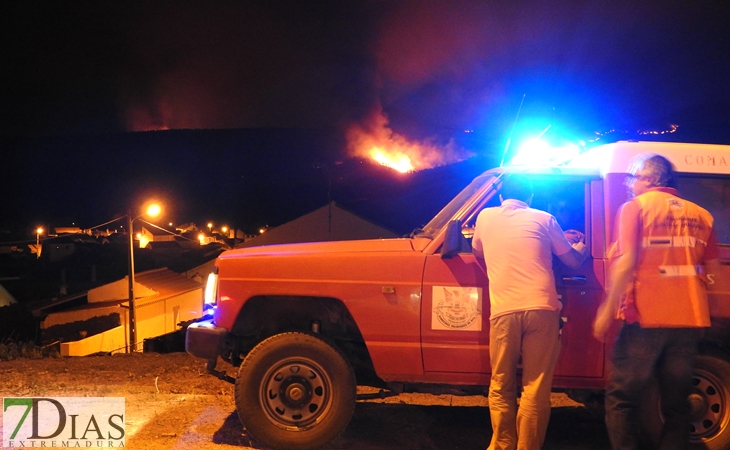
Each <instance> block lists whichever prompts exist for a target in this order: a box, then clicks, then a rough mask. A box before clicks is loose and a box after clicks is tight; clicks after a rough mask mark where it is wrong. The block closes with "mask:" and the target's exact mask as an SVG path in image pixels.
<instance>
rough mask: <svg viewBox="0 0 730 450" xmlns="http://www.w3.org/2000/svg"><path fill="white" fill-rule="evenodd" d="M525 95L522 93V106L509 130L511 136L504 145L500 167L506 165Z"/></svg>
mask: <svg viewBox="0 0 730 450" xmlns="http://www.w3.org/2000/svg"><path fill="white" fill-rule="evenodd" d="M525 95H526V94H522V101H520V107H519V108H518V109H517V115H516V116H515V121H514V122H513V123H512V130H510V132H509V137H507V143H506V144H505V145H504V151H503V152H502V161H500V162H499V167H502V166H503V165H504V157H505V156H507V151H508V150H509V145H510V143H511V142H512V135H513V134H514V132H515V127H516V126H517V119H519V118H520V111H522V104H523V103H525Z"/></svg>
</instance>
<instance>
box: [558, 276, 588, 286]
mask: <svg viewBox="0 0 730 450" xmlns="http://www.w3.org/2000/svg"><path fill="white" fill-rule="evenodd" d="M563 283H565V284H586V277H584V276H583V275H574V276H572V277H563Z"/></svg>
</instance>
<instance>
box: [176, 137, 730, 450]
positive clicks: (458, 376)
mask: <svg viewBox="0 0 730 450" xmlns="http://www.w3.org/2000/svg"><path fill="white" fill-rule="evenodd" d="M642 152H653V153H658V154H661V155H664V156H665V157H667V158H668V159H670V160H671V161H672V162H673V163H674V164H675V166H676V168H677V172H678V181H679V189H680V192H681V193H682V194H683V196H684V197H686V198H688V199H689V200H692V201H695V202H697V203H699V204H700V205H702V206H704V207H705V208H706V209H708V210H709V211H710V212H712V214H713V215H714V217H715V224H716V231H717V235H718V238H719V241H720V242H721V243H722V244H723V245H722V246H721V252H722V253H721V255H722V259H723V262H724V264H725V265H723V267H722V271H723V272H722V273H712V274H709V275H708V276H709V280H710V283H711V285H710V288H711V296H710V298H711V302H712V311H713V315H714V317H713V325H712V328H711V329H709V330H708V331H707V333H706V334H705V337H704V340H703V342H702V347H701V356H700V357H699V359H698V361H697V365H696V369H695V376H694V383H693V393H692V395H691V397H690V402H691V405H692V432H691V439H692V445H694V446H695V447H697V448H710V449H716V450H720V449H728V448H730V427H729V424H728V421H729V420H730V413H729V412H728V405H729V403H730V267H728V266H727V264H729V263H730V146H720V145H704V144H681V143H652V142H618V143H614V144H608V145H604V146H600V147H595V148H593V149H591V150H589V151H587V152H585V153H583V154H581V155H579V156H577V157H575V158H574V159H572V160H570V161H567V162H564V163H562V164H553V165H551V166H544V167H534V166H530V167H527V166H510V167H506V168H500V169H493V170H490V171H487V172H485V173H484V174H482V175H480V176H479V177H477V178H476V179H475V180H474V181H473V182H472V183H471V184H469V185H468V186H467V187H466V188H465V189H464V190H463V191H462V192H461V193H460V194H459V195H457V196H456V197H455V198H454V199H453V200H452V201H451V202H450V203H449V204H448V205H446V207H445V208H444V209H443V210H442V211H441V212H440V213H439V214H438V215H437V216H436V217H434V218H433V220H431V221H430V222H429V223H428V224H426V225H425V226H424V227H423V229H419V230H416V231H415V232H414V233H413V234H412V235H411V237H409V238H401V239H382V240H367V241H343V242H322V243H306V244H291V245H275V246H264V247H258V248H247V249H240V250H231V251H227V252H225V253H223V254H221V255H220V257H219V258H218V260H217V261H216V265H215V268H214V270H213V273H212V274H211V276H210V278H209V281H208V286H207V289H206V303H209V304H212V305H214V306H215V312H214V313H213V318H212V320H209V321H205V322H200V323H197V324H195V325H193V326H190V327H189V328H188V330H187V336H186V348H187V351H188V352H189V353H190V354H192V355H194V356H196V357H199V358H203V359H206V360H207V361H208V365H207V368H208V371H209V372H210V373H212V374H213V375H216V376H218V377H220V378H223V379H227V380H229V381H231V382H234V383H235V385H236V388H235V402H236V408H237V411H238V415H239V417H240V419H241V421H242V423H243V424H244V426H245V427H246V429H247V430H248V431H249V432H250V433H251V435H252V436H253V437H255V438H256V439H257V440H259V441H260V442H261V443H262V444H265V445H267V446H271V447H274V448H285V449H309V448H314V447H318V446H321V445H323V444H326V443H327V442H329V441H330V440H332V439H333V438H335V437H336V436H337V435H338V434H339V433H341V432H342V430H343V429H344V428H345V427H346V426H347V423H348V422H349V420H350V418H351V416H352V413H353V410H354V407H355V401H356V386H357V385H358V384H359V385H369V386H375V387H381V388H383V389H388V390H391V391H394V392H429V393H451V394H477V393H485V392H486V391H487V389H488V386H489V378H490V366H489V289H488V283H487V278H486V275H485V274H484V273H483V271H482V270H481V269H480V268H479V266H478V264H477V262H476V260H475V258H474V256H473V254H472V253H471V243H470V238H471V234H472V230H473V227H474V222H475V220H476V217H477V214H478V213H479V211H480V210H482V209H483V208H485V207H490V206H496V205H497V204H498V198H499V195H498V193H499V188H500V185H501V183H500V177H501V176H502V174H504V173H510V172H520V173H524V174H527V175H528V176H529V177H530V178H531V179H532V180H533V183H534V185H535V198H534V200H533V203H532V206H533V207H535V208H539V209H544V210H546V211H549V212H550V213H552V214H553V215H554V216H555V217H556V218H557V219H558V221H559V222H560V224H561V226H562V227H563V229H577V230H579V231H582V232H584V233H585V236H586V244H587V245H588V247H589V248H590V255H591V257H590V258H589V259H588V260H587V261H586V262H585V263H584V264H583V265H582V266H581V267H580V268H578V269H568V268H566V267H564V266H561V265H560V264H558V263H556V265H555V274H556V278H557V289H558V293H559V294H560V296H561V299H562V304H563V309H562V313H561V315H562V317H563V320H564V322H565V326H564V327H563V329H562V351H561V354H560V359H559V361H558V363H557V367H556V370H555V379H554V382H553V387H554V390H556V391H563V392H567V393H568V395H570V396H571V397H572V398H574V399H576V400H578V401H581V402H591V401H593V400H595V399H599V400H600V398H601V395H602V392H603V388H604V386H605V382H606V376H607V373H608V371H609V370H610V350H611V343H607V344H604V343H601V342H599V341H597V340H596V339H594V338H593V336H592V332H591V327H592V322H593V319H594V317H595V313H596V309H597V307H598V304H599V303H600V301H601V298H602V296H603V292H604V287H605V280H606V272H607V260H606V253H607V250H608V247H609V245H610V236H612V228H613V223H614V216H615V214H616V210H617V208H618V207H619V205H621V203H623V202H624V201H626V198H627V196H626V188H625V186H624V178H625V170H626V167H627V166H628V161H629V160H630V158H631V157H633V156H634V155H636V154H638V153H642ZM615 332H616V330H614V331H613V334H614V335H615ZM219 357H220V358H221V359H223V361H225V362H226V363H228V364H231V365H232V366H240V367H239V368H238V373H237V375H236V376H235V378H234V377H231V376H228V375H226V374H225V371H220V370H216V364H217V362H218V358H219ZM645 413H646V419H647V420H646V422H647V423H649V424H651V423H655V424H656V423H660V422H657V421H660V420H661V414H660V413H659V406H658V400H657V396H656V394H653V395H652V393H648V399H647V401H646V411H645ZM654 428H655V429H656V427H654ZM649 435H651V430H650V432H649Z"/></svg>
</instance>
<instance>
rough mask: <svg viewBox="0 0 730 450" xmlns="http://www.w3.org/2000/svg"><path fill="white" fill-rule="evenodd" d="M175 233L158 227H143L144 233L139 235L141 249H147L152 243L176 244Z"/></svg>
mask: <svg viewBox="0 0 730 450" xmlns="http://www.w3.org/2000/svg"><path fill="white" fill-rule="evenodd" d="M176 234H177V233H176V232H174V231H168V230H166V229H164V228H160V227H158V226H144V225H143V226H142V231H141V232H140V233H139V234H138V235H137V238H138V239H139V248H146V247H147V245H149V243H151V242H175V235H176Z"/></svg>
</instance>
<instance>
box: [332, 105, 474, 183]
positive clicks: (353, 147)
mask: <svg viewBox="0 0 730 450" xmlns="http://www.w3.org/2000/svg"><path fill="white" fill-rule="evenodd" d="M368 122H369V123H366V124H357V125H352V126H351V127H350V128H349V129H348V130H347V133H346V137H347V146H348V149H349V151H350V153H351V154H352V155H353V156H357V157H364V158H370V159H372V160H374V161H376V162H377V163H379V164H382V165H383V166H386V167H390V168H392V169H394V170H397V171H398V172H401V173H407V172H415V171H417V170H423V169H431V168H433V167H437V166H443V165H446V164H452V163H455V162H459V161H462V160H464V159H466V158H468V157H469V156H471V155H470V154H469V153H468V152H467V151H465V150H461V149H457V148H456V144H455V142H454V141H453V139H452V140H451V141H449V143H448V144H446V145H444V146H440V145H438V144H436V142H435V139H434V138H430V139H426V140H424V141H421V142H415V141H410V140H408V139H407V138H406V137H405V136H403V135H400V134H398V133H395V132H394V131H393V130H392V129H390V128H389V127H388V119H387V117H385V115H384V114H383V112H382V111H377V112H375V113H374V114H373V115H372V116H371V117H370V119H369V121H368Z"/></svg>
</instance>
